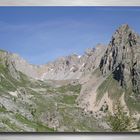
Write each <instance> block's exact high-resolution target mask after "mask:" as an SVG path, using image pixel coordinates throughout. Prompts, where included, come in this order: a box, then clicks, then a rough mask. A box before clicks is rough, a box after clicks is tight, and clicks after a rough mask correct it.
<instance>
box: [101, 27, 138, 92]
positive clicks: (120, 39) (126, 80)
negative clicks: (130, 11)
mask: <svg viewBox="0 0 140 140" xmlns="http://www.w3.org/2000/svg"><path fill="white" fill-rule="evenodd" d="M100 69H101V71H102V73H103V75H104V76H105V75H108V74H109V73H110V72H112V73H113V76H114V78H115V79H116V80H117V81H118V82H119V83H120V85H121V86H122V87H125V88H130V87H132V89H133V92H135V93H140V36H139V35H138V34H137V33H135V32H134V31H133V30H132V29H131V28H130V27H129V26H128V25H127V24H124V25H122V26H121V27H120V28H119V29H118V30H116V32H115V34H114V35H113V36H112V40H111V41H110V43H109V45H108V48H107V50H106V52H105V54H104V56H103V57H102V59H101V62H100Z"/></svg>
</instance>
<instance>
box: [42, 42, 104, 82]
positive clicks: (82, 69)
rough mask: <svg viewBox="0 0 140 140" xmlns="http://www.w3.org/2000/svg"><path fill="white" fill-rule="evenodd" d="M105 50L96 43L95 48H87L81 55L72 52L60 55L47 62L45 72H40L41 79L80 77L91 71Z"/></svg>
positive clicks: (96, 65)
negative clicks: (67, 54)
mask: <svg viewBox="0 0 140 140" xmlns="http://www.w3.org/2000/svg"><path fill="white" fill-rule="evenodd" d="M104 50H105V46H103V45H101V44H98V45H97V46H96V48H89V49H87V50H86V51H85V54H84V55H82V56H79V55H76V54H73V55H70V56H67V57H62V58H59V59H57V60H56V61H54V62H52V63H49V64H47V65H46V66H47V71H46V73H44V74H42V77H41V78H42V79H51V80H66V79H80V77H81V76H83V75H84V74H85V73H87V72H92V71H93V70H94V69H96V68H97V67H98V65H99V63H100V59H101V57H102V55H103V52H104Z"/></svg>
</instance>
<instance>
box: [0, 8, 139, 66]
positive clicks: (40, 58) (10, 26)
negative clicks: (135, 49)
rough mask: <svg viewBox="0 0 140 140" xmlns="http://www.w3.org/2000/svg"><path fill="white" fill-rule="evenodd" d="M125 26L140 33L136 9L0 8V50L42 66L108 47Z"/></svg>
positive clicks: (137, 10)
mask: <svg viewBox="0 0 140 140" xmlns="http://www.w3.org/2000/svg"><path fill="white" fill-rule="evenodd" d="M125 23H127V24H129V25H130V27H132V28H133V29H134V30H135V31H136V32H137V33H139V34H140V7H0V49H4V50H7V51H10V52H12V53H17V54H19V55H20V56H21V57H22V58H24V59H26V60H27V61H28V62H29V63H31V64H37V65H40V64H45V63H48V62H49V61H53V60H55V59H56V58H58V57H61V56H67V55H70V54H73V53H76V54H78V55H82V54H83V53H84V51H85V50H86V48H91V47H95V46H96V45H97V44H98V43H101V44H105V45H106V44H108V43H109V41H110V40H111V36H112V34H113V33H114V32H115V30H116V29H117V28H118V27H119V26H120V25H122V24H125Z"/></svg>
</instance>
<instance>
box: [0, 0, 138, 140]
mask: <svg viewBox="0 0 140 140" xmlns="http://www.w3.org/2000/svg"><path fill="white" fill-rule="evenodd" d="M139 5H140V2H139V1H138V0H133V1H132V0H129V1H127V2H124V1H117V0H106V1H102V0H100V1H94V0H89V1H82V0H81V1H80V0H79V1H78V0H77V1H68V0H67V1H63V0H61V1H59V2H58V1H53V0H50V1H40V2H39V1H34V2H29V1H28V2H25V0H23V1H22V2H19V1H16V0H15V1H10V0H9V1H7V2H6V1H2V0H1V1H0V6H1V7H2V8H4V7H5V8H7V7H15V6H16V7H18V6H19V7H20V6H27V7H28V8H30V7H32V6H36V7H39V6H42V7H43V8H44V7H45V6H50V7H56V6H60V7H63V6H67V7H69V6H73V7H77V8H78V7H79V6H81V7H85V6H86V7H89V8H91V7H97V8H99V7H100V8H102V6H103V8H104V7H108V8H110V7H109V6H111V7H112V8H115V7H120V8H122V9H123V8H124V9H125V8H126V7H128V8H132V7H133V9H135V8H137V9H139ZM1 7H0V8H1ZM78 26H79V25H78ZM114 30H115V29H114ZM11 94H13V93H12V92H11ZM11 134H12V135H11ZM13 134H14V133H2V136H1V137H0V139H5V140H7V139H9V137H10V138H13V139H19V138H21V139H26V138H30V139H40V138H42V139H50V140H53V139H56V138H57V139H58V140H59V139H62V140H63V139H70V138H74V139H79V140H80V139H83V140H86V139H95V140H96V139H97V140H98V139H103V138H105V139H113V140H122V139H129V138H131V139H132V138H133V139H136V140H137V139H139V132H133V133H129V132H124V133H118V134H117V135H116V133H110V132H109V133H104V132H103V133H88V132H87V133H63V132H62V133H56V134H53V133H37V134H38V135H36V134H35V135H34V133H33V134H32V133H31V134H30V133H25V134H21V135H20V136H19V135H13ZM15 134H16V133H15ZM17 134H18V133H17ZM26 134H30V135H26ZM40 134H41V135H40ZM42 134H43V135H42ZM71 134H72V135H71ZM106 134H111V135H110V136H107V135H106ZM114 134H115V135H114Z"/></svg>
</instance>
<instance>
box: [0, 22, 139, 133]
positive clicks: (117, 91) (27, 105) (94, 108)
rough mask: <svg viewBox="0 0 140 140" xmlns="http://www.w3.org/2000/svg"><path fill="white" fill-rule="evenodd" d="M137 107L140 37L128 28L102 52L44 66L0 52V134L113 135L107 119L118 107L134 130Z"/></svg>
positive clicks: (120, 30)
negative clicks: (59, 133) (75, 133)
mask: <svg viewBox="0 0 140 140" xmlns="http://www.w3.org/2000/svg"><path fill="white" fill-rule="evenodd" d="M139 101H140V36H139V35H138V34H137V33H136V32H134V31H133V30H132V29H131V28H130V27H129V25H128V24H123V25H121V26H120V27H119V28H118V29H117V30H116V31H115V33H114V34H113V35H112V38H111V39H110V42H109V44H108V45H106V46H105V45H102V44H98V45H97V46H96V47H95V48H88V49H87V50H86V51H85V53H84V54H83V55H82V56H80V55H77V54H72V55H69V56H66V57H61V58H58V59H56V60H55V61H53V62H50V63H47V64H45V65H39V66H37V65H31V64H29V63H28V62H27V61H26V60H24V59H23V58H21V57H20V56H19V55H17V54H13V53H10V52H7V51H6V50H1V51H0V131H1V132H57V131H58V132H112V131H113V130H112V128H111V127H110V125H109V124H108V122H107V120H106V116H107V115H108V113H111V114H114V113H115V107H116V105H117V104H118V103H119V104H121V106H123V111H124V112H126V114H128V116H132V117H133V118H134V120H135V121H134V123H135V124H138V123H139V120H140V102H139ZM128 131H132V130H128ZM134 131H139V129H138V128H137V129H136V130H134Z"/></svg>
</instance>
